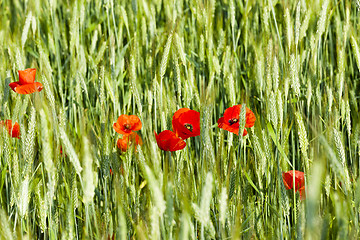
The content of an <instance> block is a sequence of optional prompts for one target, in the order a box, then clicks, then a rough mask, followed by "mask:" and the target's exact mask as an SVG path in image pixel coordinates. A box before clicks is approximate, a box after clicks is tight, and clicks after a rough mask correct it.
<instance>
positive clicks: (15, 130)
mask: <svg viewBox="0 0 360 240" xmlns="http://www.w3.org/2000/svg"><path fill="white" fill-rule="evenodd" d="M0 126H3V127H4V126H5V127H6V128H7V130H8V133H9V135H10V136H11V137H13V138H19V139H20V125H19V124H18V123H17V122H15V124H14V126H13V124H12V121H11V120H5V122H4V121H0Z"/></svg>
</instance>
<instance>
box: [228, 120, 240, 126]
mask: <svg viewBox="0 0 360 240" xmlns="http://www.w3.org/2000/svg"><path fill="white" fill-rule="evenodd" d="M238 121H239V119H237V118H233V119H230V120H229V123H230V126H231V125H233V124H234V123H237V122H238Z"/></svg>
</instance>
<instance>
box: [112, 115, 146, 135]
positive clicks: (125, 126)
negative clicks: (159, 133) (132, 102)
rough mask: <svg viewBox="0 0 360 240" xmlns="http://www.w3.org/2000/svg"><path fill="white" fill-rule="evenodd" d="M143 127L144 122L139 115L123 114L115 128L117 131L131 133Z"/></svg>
mask: <svg viewBox="0 0 360 240" xmlns="http://www.w3.org/2000/svg"><path fill="white" fill-rule="evenodd" d="M141 127H142V123H141V121H140V119H139V117H138V116H135V115H130V116H129V115H126V114H122V115H120V116H119V117H118V119H117V121H116V123H114V124H113V128H114V130H115V131H116V132H117V133H120V134H123V135H129V134H131V133H132V132H133V131H138V130H140V129H141Z"/></svg>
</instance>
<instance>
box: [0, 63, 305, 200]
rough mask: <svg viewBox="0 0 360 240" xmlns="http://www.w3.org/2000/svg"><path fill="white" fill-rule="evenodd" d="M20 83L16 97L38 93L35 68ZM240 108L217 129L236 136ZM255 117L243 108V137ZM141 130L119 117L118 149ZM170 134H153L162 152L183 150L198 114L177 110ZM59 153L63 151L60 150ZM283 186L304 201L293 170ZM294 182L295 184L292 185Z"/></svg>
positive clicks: (134, 120)
mask: <svg viewBox="0 0 360 240" xmlns="http://www.w3.org/2000/svg"><path fill="white" fill-rule="evenodd" d="M18 72H19V81H18V82H12V83H10V84H9V86H10V88H11V89H12V90H13V91H14V92H16V93H19V94H31V93H34V92H40V91H41V90H42V89H43V86H42V84H41V83H39V82H35V75H36V69H35V68H28V69H25V70H19V71H18ZM240 112H241V105H235V106H232V107H229V108H228V109H226V110H225V112H224V116H223V117H221V118H219V119H218V121H217V123H218V127H219V128H222V129H224V130H227V131H229V132H232V133H235V134H237V135H239V130H240V125H239V115H240ZM255 120H256V118H255V114H254V113H253V112H252V111H251V110H250V109H249V108H246V116H245V129H244V131H243V136H245V135H247V131H246V128H251V127H253V126H254V124H255ZM0 127H5V128H6V129H7V131H8V133H9V135H10V136H12V137H14V138H20V125H19V124H18V123H17V122H15V123H14V124H13V123H12V121H11V120H5V121H0ZM141 127H142V123H141V121H140V119H139V117H138V116H135V115H125V114H123V115H121V116H119V118H118V119H117V121H116V123H114V125H113V128H114V129H115V131H116V132H118V133H120V134H122V138H119V139H118V141H117V147H118V148H119V149H120V150H121V151H123V152H125V151H127V150H128V149H129V147H130V146H132V145H134V146H135V148H136V146H137V145H142V139H141V137H140V136H139V135H138V134H137V133H136V131H139V130H140V129H141ZM172 127H173V131H170V130H164V131H162V132H160V133H159V134H157V133H156V132H154V133H155V138H156V142H157V144H158V146H159V148H160V149H161V150H164V151H171V152H173V151H178V150H181V149H184V148H185V147H186V142H185V141H184V140H185V139H188V138H190V137H196V136H199V135H200V113H199V112H197V111H195V110H191V109H189V108H181V109H179V110H177V111H176V112H175V113H174V115H173V119H172ZM61 152H62V150H61ZM282 177H283V181H284V185H285V187H286V188H287V189H294V190H295V192H297V191H299V193H300V198H301V199H305V180H304V173H303V172H300V171H297V170H292V171H288V172H284V173H283V174H282ZM294 183H295V185H294Z"/></svg>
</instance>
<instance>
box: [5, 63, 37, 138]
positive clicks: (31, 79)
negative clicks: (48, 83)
mask: <svg viewBox="0 0 360 240" xmlns="http://www.w3.org/2000/svg"><path fill="white" fill-rule="evenodd" d="M18 72H19V81H18V82H12V83H10V84H9V87H10V88H11V89H12V90H13V91H14V92H16V93H19V94H31V93H34V92H40V91H41V90H42V89H43V86H42V84H41V83H39V82H35V75H36V69H35V68H28V69H25V70H19V71H18ZM0 127H5V128H6V129H7V131H8V132H9V135H10V136H11V137H13V138H20V125H19V123H17V122H15V123H14V125H13V124H12V121H11V120H9V119H8V120H5V121H0Z"/></svg>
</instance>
